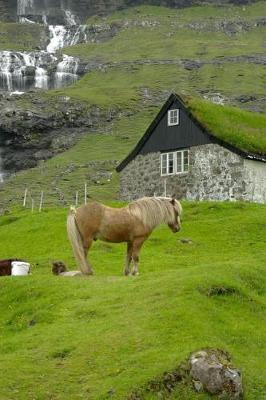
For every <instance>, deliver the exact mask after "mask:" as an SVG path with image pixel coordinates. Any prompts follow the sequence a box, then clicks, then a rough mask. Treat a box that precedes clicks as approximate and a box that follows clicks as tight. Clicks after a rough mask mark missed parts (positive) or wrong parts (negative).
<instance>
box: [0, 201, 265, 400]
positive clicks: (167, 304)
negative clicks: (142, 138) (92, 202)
mask: <svg viewBox="0 0 266 400" xmlns="http://www.w3.org/2000/svg"><path fill="white" fill-rule="evenodd" d="M183 206H184V217H183V227H182V231H181V232H180V233H179V234H177V235H173V234H172V233H171V232H170V230H168V228H166V227H163V226H162V227H160V228H158V229H157V230H155V231H154V233H153V234H152V236H151V237H150V239H149V240H148V241H147V242H146V243H145V245H144V247H143V250H142V252H141V257H140V272H141V275H140V276H139V277H137V278H125V277H123V276H122V275H121V273H122V268H123V261H124V251H125V245H112V244H107V243H103V242H96V243H95V244H94V245H93V248H92V250H91V252H90V258H91V261H92V263H93V265H94V270H95V276H93V277H91V278H88V279H86V278H84V279H82V278H81V279H78V278H77V279H73V278H71V279H66V278H65V279H63V278H57V277H54V276H52V275H51V272H50V262H51V261H52V260H55V259H62V260H64V261H65V262H67V263H68V264H69V265H70V266H71V267H74V260H73V256H72V253H71V250H70V246H69V244H68V242H67V238H66V231H65V219H66V214H67V210H65V209H49V210H45V212H43V213H37V212H36V213H34V214H31V213H30V212H29V211H17V212H14V213H12V214H10V215H6V216H3V217H1V220H0V243H1V252H0V258H2V257H14V256H18V257H25V258H26V259H28V260H29V261H30V262H31V263H32V264H33V275H32V276H30V277H27V278H1V282H0V285H1V286H0V290H1V303H0V312H1V322H0V334H1V341H0V343H1V344H0V351H1V364H0V370H1V376H2V378H1V388H0V398H3V399H12V400H13V399H16V400H24V399H25V400H26V399H27V400H33V399H38V400H42V399H43V400H46V399H56V400H66V399H70V398H71V399H73V400H76V399H93V400H95V399H109V398H113V399H125V398H126V396H127V395H128V394H129V393H130V392H132V391H134V390H135V389H138V388H139V387H140V386H142V385H144V386H145V384H146V383H147V382H148V381H149V380H150V379H153V378H156V377H158V378H159V377H160V375H161V374H162V373H163V372H164V371H169V370H171V369H173V368H174V367H175V366H176V365H177V364H178V363H179V362H180V361H182V360H183V359H184V358H185V357H186V356H187V355H188V354H189V353H190V352H191V351H193V350H197V349H199V348H201V347H205V346H213V347H219V348H223V349H226V350H228V351H229V352H230V353H231V354H232V356H233V362H234V364H235V365H236V366H237V367H239V368H240V369H241V371H242V373H243V382H244V389H245V394H246V397H245V398H246V399H247V400H251V399H253V400H262V399H263V396H264V393H265V392H264V390H265V386H264V384H265V378H266V377H265V357H264V354H263V348H264V344H265V340H266V337H265V330H264V329H263V319H264V318H265V224H264V223H263V221H264V220H265V217H266V208H265V206H259V205H254V204H243V203H234V204H232V203H231V204H229V203H215V202H210V203H200V204H199V203H186V202H185V203H184V204H183ZM179 238H189V239H191V240H192V241H193V243H192V244H182V243H181V242H179V241H178V239H179ZM216 286H222V287H229V288H234V291H235V293H232V292H231V294H230V295H225V296H223V295H220V296H219V295H213V296H208V291H209V290H210V288H212V287H216ZM148 398H149V399H156V398H158V397H157V395H156V394H154V395H152V394H150V395H147V399H148ZM165 398H166V397H165ZM171 398H172V399H180V400H181V399H182V400H183V399H196V398H199V399H208V398H209V397H208V396H207V395H200V396H199V397H198V395H196V394H194V393H193V392H192V391H191V389H190V388H187V387H185V386H182V385H181V386H179V387H178V388H177V391H176V392H175V393H174V394H173V396H172V397H171Z"/></svg>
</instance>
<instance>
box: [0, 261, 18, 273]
mask: <svg viewBox="0 0 266 400" xmlns="http://www.w3.org/2000/svg"><path fill="white" fill-rule="evenodd" d="M13 261H21V260H19V259H17V258H12V259H9V260H0V276H9V275H12V262H13Z"/></svg>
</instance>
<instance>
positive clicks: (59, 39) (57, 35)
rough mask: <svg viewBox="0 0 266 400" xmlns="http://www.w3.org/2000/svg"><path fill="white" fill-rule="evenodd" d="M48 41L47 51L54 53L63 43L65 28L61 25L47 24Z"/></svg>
mask: <svg viewBox="0 0 266 400" xmlns="http://www.w3.org/2000/svg"><path fill="white" fill-rule="evenodd" d="M49 32H50V43H49V44H48V46H47V51H48V53H55V52H56V51H57V50H59V49H61V48H62V47H64V45H65V36H66V32H67V31H66V28H65V27H64V26H63V25H49Z"/></svg>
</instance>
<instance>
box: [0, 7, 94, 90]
mask: <svg viewBox="0 0 266 400" xmlns="http://www.w3.org/2000/svg"><path fill="white" fill-rule="evenodd" d="M36 3H37V2H36V1H35V0H18V8H17V13H18V18H19V21H20V22H21V23H25V24H30V23H36V21H35V20H32V19H31V15H35V12H36ZM64 3H65V2H64V1H62V0H61V1H60V7H61V10H62V14H63V15H64V21H65V25H48V20H49V16H48V14H47V15H46V14H45V11H47V10H45V9H44V10H43V12H44V13H43V14H42V15H41V16H40V22H42V23H43V24H44V25H47V27H48V30H49V36H50V42H49V44H48V46H47V48H46V51H34V52H12V51H0V91H1V90H2V91H8V92H17V91H19V92H25V91H28V90H30V89H34V88H38V89H50V88H54V87H55V88H59V87H62V86H65V85H68V84H71V83H73V82H75V81H76V80H77V79H78V75H77V71H78V63H79V60H78V59H74V58H73V57H69V56H67V55H63V56H60V55H59V56H57V55H55V53H56V51H57V50H59V49H61V48H63V47H66V46H73V45H75V44H77V43H82V42H87V39H88V38H87V34H86V29H87V26H86V25H77V18H76V16H75V15H73V13H72V12H71V10H69V9H65V8H64Z"/></svg>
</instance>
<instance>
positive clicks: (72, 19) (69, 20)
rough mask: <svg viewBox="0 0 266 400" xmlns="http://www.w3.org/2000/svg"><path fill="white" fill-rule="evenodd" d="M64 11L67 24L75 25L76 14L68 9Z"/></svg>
mask: <svg viewBox="0 0 266 400" xmlns="http://www.w3.org/2000/svg"><path fill="white" fill-rule="evenodd" d="M64 13H65V19H66V24H67V25H70V26H73V25H77V21H76V16H75V15H74V14H72V12H71V11H70V10H64Z"/></svg>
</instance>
